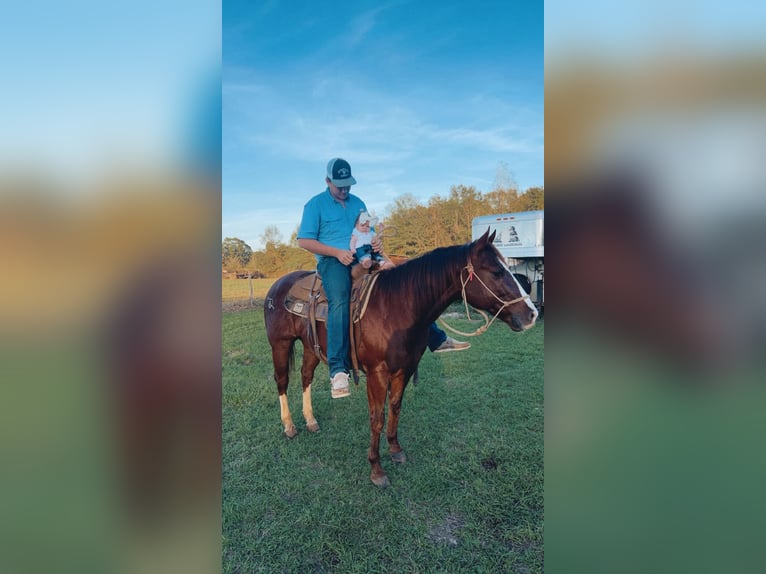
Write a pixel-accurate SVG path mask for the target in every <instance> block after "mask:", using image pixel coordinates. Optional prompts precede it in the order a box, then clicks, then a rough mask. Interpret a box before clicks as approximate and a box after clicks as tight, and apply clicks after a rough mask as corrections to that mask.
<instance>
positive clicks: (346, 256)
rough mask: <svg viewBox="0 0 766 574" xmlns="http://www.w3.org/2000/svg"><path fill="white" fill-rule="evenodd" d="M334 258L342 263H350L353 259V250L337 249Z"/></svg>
mask: <svg viewBox="0 0 766 574" xmlns="http://www.w3.org/2000/svg"><path fill="white" fill-rule="evenodd" d="M335 258H336V259H337V260H338V261H340V262H341V263H343V265H351V263H352V262H353V261H354V252H353V251H343V250H342V249H338V253H337V255H335Z"/></svg>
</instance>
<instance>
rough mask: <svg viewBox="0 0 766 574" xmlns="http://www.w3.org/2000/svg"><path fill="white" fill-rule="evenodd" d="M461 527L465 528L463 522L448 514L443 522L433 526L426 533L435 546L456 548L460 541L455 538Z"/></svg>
mask: <svg viewBox="0 0 766 574" xmlns="http://www.w3.org/2000/svg"><path fill="white" fill-rule="evenodd" d="M463 526H465V522H464V521H463V520H462V519H461V518H460V517H458V516H454V515H452V514H448V515H447V516H446V518H445V519H444V522H442V523H441V524H439V525H437V526H434V527H433V528H432V529H431V530H430V531H429V532H428V537H429V538H430V539H431V541H433V542H435V543H436V544H447V545H448V546H457V545H458V544H460V539H459V538H458V537H457V531H458V530H460V529H461V528H462V527H463Z"/></svg>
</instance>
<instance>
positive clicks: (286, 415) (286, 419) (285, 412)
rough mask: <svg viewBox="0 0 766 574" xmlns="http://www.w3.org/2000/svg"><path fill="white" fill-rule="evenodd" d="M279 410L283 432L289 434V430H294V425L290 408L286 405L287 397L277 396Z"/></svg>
mask: <svg viewBox="0 0 766 574" xmlns="http://www.w3.org/2000/svg"><path fill="white" fill-rule="evenodd" d="M279 410H280V416H281V418H282V424H283V425H284V427H285V432H288V433H289V432H290V430H291V429H294V428H295V425H294V424H293V417H292V416H291V415H290V407H289V406H288V405H287V395H279Z"/></svg>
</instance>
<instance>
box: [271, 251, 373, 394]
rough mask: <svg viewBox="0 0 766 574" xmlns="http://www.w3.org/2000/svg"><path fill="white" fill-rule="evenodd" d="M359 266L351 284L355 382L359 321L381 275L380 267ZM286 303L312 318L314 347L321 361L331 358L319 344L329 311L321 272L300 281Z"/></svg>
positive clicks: (289, 308)
mask: <svg viewBox="0 0 766 574" xmlns="http://www.w3.org/2000/svg"><path fill="white" fill-rule="evenodd" d="M357 268H359V269H361V266H360V265H357V266H355V267H354V270H353V272H352V280H353V282H352V284H351V297H350V301H349V305H350V308H349V316H350V317H351V321H349V328H350V337H349V342H350V350H351V360H352V363H353V367H354V369H353V370H354V373H353V374H354V382H355V383H356V384H359V376H358V374H357V370H358V368H357V358H356V339H357V335H358V329H356V328H355V325H356V324H357V323H359V321H360V320H361V318H362V317H363V316H364V311H365V309H367V301H368V300H369V298H370V293H371V292H372V286H373V285H374V284H375V281H376V279H377V277H378V270H377V269H372V270H370V271H369V272H368V271H367V270H364V271H363V273H360V272H359V270H358V269H357ZM284 305H285V309H287V311H289V312H290V313H292V314H294V315H298V316H300V317H303V318H305V319H306V320H307V321H308V339H309V343H310V344H311V347H312V348H313V349H314V354H315V355H316V356H317V357H318V358H319V360H320V361H325V362H327V356H326V355H325V354H324V353H323V352H322V349H321V347H320V346H319V338H318V337H317V330H316V323H317V321H319V322H326V321H327V313H328V303H327V295H326V294H325V291H324V288H323V286H322V278H321V277H320V276H319V273H317V272H316V271H314V272H312V273H309V274H308V275H306V276H305V277H303V278H302V279H300V280H298V281H296V282H295V284H294V285H293V286H292V287H291V288H290V291H288V293H287V295H286V296H285V301H284Z"/></svg>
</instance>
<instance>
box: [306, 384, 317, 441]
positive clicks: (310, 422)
mask: <svg viewBox="0 0 766 574" xmlns="http://www.w3.org/2000/svg"><path fill="white" fill-rule="evenodd" d="M303 418H304V419H305V420H306V426H308V427H309V430H311V428H312V427H316V426H318V425H317V421H316V419H315V418H314V409H313V408H312V407H311V385H309V386H308V387H306V388H305V389H303Z"/></svg>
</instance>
